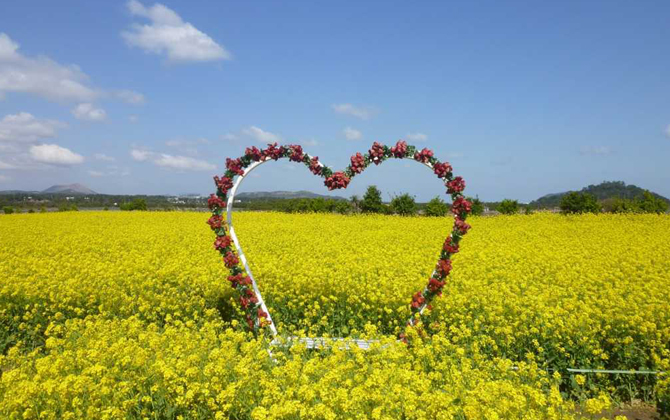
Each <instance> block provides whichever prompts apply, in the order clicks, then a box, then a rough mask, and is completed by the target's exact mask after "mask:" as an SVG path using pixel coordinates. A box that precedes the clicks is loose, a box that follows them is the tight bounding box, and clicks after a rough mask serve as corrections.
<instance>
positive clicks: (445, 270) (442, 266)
mask: <svg viewBox="0 0 670 420" xmlns="http://www.w3.org/2000/svg"><path fill="white" fill-rule="evenodd" d="M435 271H437V273H438V274H439V275H440V277H446V276H448V275H449V273H450V272H451V260H440V261H438V262H437V266H436V267H435Z"/></svg>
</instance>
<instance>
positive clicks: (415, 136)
mask: <svg viewBox="0 0 670 420" xmlns="http://www.w3.org/2000/svg"><path fill="white" fill-rule="evenodd" d="M405 140H407V141H413V142H417V143H421V142H424V141H426V140H428V136H427V135H425V134H423V133H407V135H406V136H405Z"/></svg>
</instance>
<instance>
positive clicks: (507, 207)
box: [498, 198, 519, 214]
mask: <svg viewBox="0 0 670 420" xmlns="http://www.w3.org/2000/svg"><path fill="white" fill-rule="evenodd" d="M498 211H499V212H500V213H502V214H516V213H518V212H519V202H518V201H516V200H510V199H508V198H506V199H504V200H503V201H501V202H500V204H499V205H498Z"/></svg>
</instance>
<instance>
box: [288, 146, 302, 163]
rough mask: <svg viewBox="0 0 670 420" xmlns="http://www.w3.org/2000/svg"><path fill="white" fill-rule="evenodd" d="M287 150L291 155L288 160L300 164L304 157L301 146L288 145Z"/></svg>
mask: <svg viewBox="0 0 670 420" xmlns="http://www.w3.org/2000/svg"><path fill="white" fill-rule="evenodd" d="M289 149H290V150H291V155H290V156H289V157H288V159H289V160H290V161H292V162H302V159H303V157H304V156H305V155H304V153H303V152H302V146H299V145H295V144H291V145H289Z"/></svg>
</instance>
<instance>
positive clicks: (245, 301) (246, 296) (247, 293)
mask: <svg viewBox="0 0 670 420" xmlns="http://www.w3.org/2000/svg"><path fill="white" fill-rule="evenodd" d="M256 303H258V297H256V293H254V291H253V290H251V289H244V290H243V291H242V296H240V305H242V308H244V309H247V308H248V307H249V305H255V304H256Z"/></svg>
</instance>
